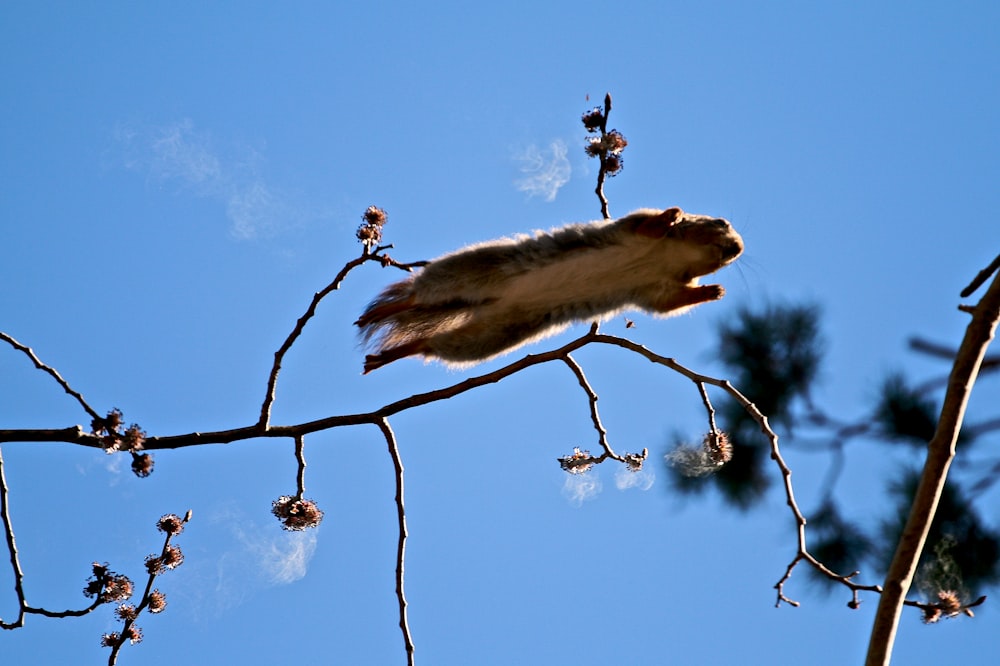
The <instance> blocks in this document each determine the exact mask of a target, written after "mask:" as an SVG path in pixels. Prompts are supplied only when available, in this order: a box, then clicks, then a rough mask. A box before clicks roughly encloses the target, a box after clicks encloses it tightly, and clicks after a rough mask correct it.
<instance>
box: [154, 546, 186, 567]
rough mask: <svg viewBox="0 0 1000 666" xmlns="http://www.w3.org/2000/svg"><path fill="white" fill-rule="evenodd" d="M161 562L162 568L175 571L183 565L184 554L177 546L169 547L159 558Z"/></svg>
mask: <svg viewBox="0 0 1000 666" xmlns="http://www.w3.org/2000/svg"><path fill="white" fill-rule="evenodd" d="M160 559H161V560H162V561H163V566H165V567H166V568H168V569H176V568H177V567H179V566H180V565H181V564H183V563H184V553H182V552H181V549H180V548H179V547H178V546H174V545H170V546H167V548H166V549H165V550H164V551H163V555H161V556H160Z"/></svg>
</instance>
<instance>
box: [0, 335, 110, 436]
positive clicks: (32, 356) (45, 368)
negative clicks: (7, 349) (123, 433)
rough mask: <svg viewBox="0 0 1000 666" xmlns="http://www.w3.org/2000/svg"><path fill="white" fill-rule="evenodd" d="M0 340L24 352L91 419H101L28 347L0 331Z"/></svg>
mask: <svg viewBox="0 0 1000 666" xmlns="http://www.w3.org/2000/svg"><path fill="white" fill-rule="evenodd" d="M0 340H3V341H4V342H7V343H8V344H10V345H11V346H12V347H13V348H14V349H17V350H18V351H22V352H24V353H25V354H26V355H27V356H28V358H30V359H31V362H32V363H34V364H35V367H36V368H38V369H39V370H41V371H43V372H45V373H48V374H49V375H51V376H52V378H53V379H55V380H56V382H58V383H59V386H61V387H62V388H63V390H64V391H66V393H69V394H70V395H71V396H73V397H74V398H76V401H77V402H78V403H80V406H81V407H83V409H84V410H85V411H86V412H87V413H88V414H90V416H91V417H92V418H95V419H99V418H101V416H100V414H98V413H97V412H96V411H94V409H93V408H92V407H91V406H90V405H88V404H87V401H86V400H84V399H83V396H82V395H80V394H79V393H78V392H76V391H74V390H73V389H72V387H70V385H69V383H68V382H67V381H66V380H65V379H63V378H62V375H60V374H59V373H58V372H56V371H55V369H54V368H51V367H49V366H47V365H45V364H44V363H42V362H41V360H39V358H38V357H37V356H35V352H33V351H31V348H30V347H26V346H25V345H22V344H21V343H20V342H18V341H17V340H15V339H14V338H12V337H11V336H9V335H7V334H6V333H4V332H3V331H0Z"/></svg>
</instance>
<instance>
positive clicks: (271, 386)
mask: <svg viewBox="0 0 1000 666" xmlns="http://www.w3.org/2000/svg"><path fill="white" fill-rule="evenodd" d="M391 247H392V245H384V246H379V247H376V248H375V249H374V250H369V247H368V246H367V245H366V246H365V247H364V250H363V252H362V254H361V256H359V257H357V258H355V259H352V260H351V261H348V262H347V263H346V264H345V265H344V267H343V268H342V269H340V272H339V273H337V276H336V277H335V278H333V281H332V282H331V283H330V284H328V285H327V286H326V287H324V288H323V289H321V290H320V291H317V292H316V293H315V294H313V298H312V302H311V303H309V307H308V308H306V311H305V313H304V314H303V315H302V316H301V317H299V319H298V321H296V322H295V328H293V329H292V332H291V333H289V334H288V337H287V338H285V341H284V343H282V345H281V347H280V348H279V349H278V351H276V352H274V364H273V365H272V366H271V372H270V375H269V376H268V378H267V390H266V392H265V394H264V402H263V404H262V405H261V407H260V419H258V421H257V426H258V428H260V429H261V430H267V428H268V426H269V425H270V420H271V406H272V405H273V404H274V395H275V389H276V386H277V384H278V373H279V372H281V362H282V360H284V358H285V354H287V353H288V350H289V349H291V348H292V345H293V344H295V341H296V340H297V339H298V337H299V336H300V335H301V334H302V331H303V330H304V329H305V327H306V323H308V321H309V320H310V319H312V318H313V316H314V315H315V314H316V308H317V306H319V303H320V301H322V300H323V299H324V298H325V297H326V296H327V295H328V294H330V292H333V291H336V290H337V289H340V284H341V283H342V282H343V281H344V279H345V278H346V277H347V274H348V273H350V272H351V271H352V270H354V269H355V268H357V267H358V266H360V265H362V264H364V263H367V262H369V261H378V262H380V263H381V264H382V265H383V266H395V267H396V268H400V269H402V270H406V271H409V270H411V269H412V267H413V266H421V265H423V264H425V263H426V262H414V263H411V264H401V263H399V262H397V261H396V260H394V259H392V258H390V257H389V256H387V255H384V254H380V253H381V252H382V251H383V250H387V249H390V248H391Z"/></svg>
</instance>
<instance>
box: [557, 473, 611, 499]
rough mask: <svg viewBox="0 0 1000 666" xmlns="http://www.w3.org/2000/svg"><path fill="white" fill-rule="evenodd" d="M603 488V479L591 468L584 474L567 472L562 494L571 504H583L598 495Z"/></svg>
mask: <svg viewBox="0 0 1000 666" xmlns="http://www.w3.org/2000/svg"><path fill="white" fill-rule="evenodd" d="M602 488H603V486H602V484H601V479H600V478H598V476H597V475H596V474H594V473H593V470H591V471H590V472H588V473H584V474H567V475H566V480H565V481H564V482H563V487H562V494H563V497H565V498H566V499H567V500H568V501H569V503H570V504H572V505H574V506H582V505H583V503H584V502H586V501H587V500H591V499H594V498H595V497H597V496H598V495H599V494H600V493H601V490H602Z"/></svg>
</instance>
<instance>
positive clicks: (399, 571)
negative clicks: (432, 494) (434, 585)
mask: <svg viewBox="0 0 1000 666" xmlns="http://www.w3.org/2000/svg"><path fill="white" fill-rule="evenodd" d="M377 425H378V427H379V429H380V430H381V431H382V435H383V436H385V441H386V444H387V445H388V446H389V455H391V456H392V465H393V467H394V468H395V470H396V516H397V518H398V520H399V543H398V545H397V546H396V599H397V600H398V601H399V629H400V631H402V632H403V643H404V644H405V645H406V663H407V664H408V666H413V638H412V636H410V623H409V620H407V616H406V594H405V593H404V591H403V569H404V563H405V560H406V537H407V536H408V533H407V531H406V508H405V506H404V505H403V459H402V457H401V456H400V455H399V446H398V445H397V444H396V435H395V434H394V433H393V432H392V428H391V427H390V426H389V421H388V420H386V419H384V418H383V419H380V420H379V421H378V422H377Z"/></svg>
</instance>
